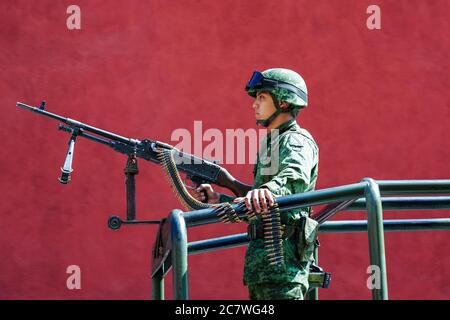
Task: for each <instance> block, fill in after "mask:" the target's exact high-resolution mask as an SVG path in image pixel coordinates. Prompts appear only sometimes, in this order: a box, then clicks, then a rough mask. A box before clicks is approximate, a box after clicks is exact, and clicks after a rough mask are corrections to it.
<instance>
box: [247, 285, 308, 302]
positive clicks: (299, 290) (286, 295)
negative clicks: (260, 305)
mask: <svg viewBox="0 0 450 320" xmlns="http://www.w3.org/2000/svg"><path fill="white" fill-rule="evenodd" d="M307 290H308V288H306V287H305V286H304V285H302V284H300V283H292V282H285V283H259V284H249V285H248V293H249V298H250V299H251V300H303V299H304V297H305V295H306V292H307Z"/></svg>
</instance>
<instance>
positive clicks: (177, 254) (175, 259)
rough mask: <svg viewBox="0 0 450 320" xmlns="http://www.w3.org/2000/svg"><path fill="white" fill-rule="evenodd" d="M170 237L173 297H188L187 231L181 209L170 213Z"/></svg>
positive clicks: (181, 298) (178, 298)
mask: <svg viewBox="0 0 450 320" xmlns="http://www.w3.org/2000/svg"><path fill="white" fill-rule="evenodd" d="M170 238H171V241H172V274H173V279H172V282H173V284H172V285H173V298H174V299H175V300H187V299H189V288H188V250H187V231H186V223H185V221H184V217H183V212H182V211H181V210H178V209H176V210H172V212H171V213H170Z"/></svg>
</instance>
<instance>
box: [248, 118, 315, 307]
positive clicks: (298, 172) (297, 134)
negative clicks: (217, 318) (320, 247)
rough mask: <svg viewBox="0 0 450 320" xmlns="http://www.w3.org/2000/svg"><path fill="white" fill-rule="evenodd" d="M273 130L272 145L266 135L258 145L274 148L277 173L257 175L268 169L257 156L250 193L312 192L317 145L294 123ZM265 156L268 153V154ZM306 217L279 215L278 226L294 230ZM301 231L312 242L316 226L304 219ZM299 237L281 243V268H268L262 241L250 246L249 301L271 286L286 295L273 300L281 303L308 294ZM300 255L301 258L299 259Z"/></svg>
mask: <svg viewBox="0 0 450 320" xmlns="http://www.w3.org/2000/svg"><path fill="white" fill-rule="evenodd" d="M277 129H278V130H279V131H278V137H276V141H272V142H271V141H270V139H271V135H270V134H269V135H268V136H267V141H262V145H263V146H264V144H266V145H267V147H268V149H269V148H271V149H274V146H275V144H278V148H279V149H278V153H279V168H278V171H277V172H276V173H274V174H273V175H265V174H261V172H262V170H261V169H262V168H264V167H267V166H269V165H270V163H267V161H264V163H266V165H262V164H261V161H260V154H261V152H260V154H258V161H257V163H256V164H255V170H254V184H253V189H256V188H268V189H269V190H270V191H271V192H272V193H273V194H274V195H275V196H285V195H291V194H294V193H300V192H307V191H311V190H314V187H315V185H316V180H317V174H318V159H319V151H318V147H317V144H316V143H315V141H314V140H313V138H312V136H311V135H310V134H309V133H308V132H307V131H306V130H305V129H301V128H300V127H299V126H298V125H297V123H296V122H295V120H291V121H288V122H285V123H283V124H282V125H281V126H280V127H278V128H277ZM270 146H272V147H270ZM268 153H270V150H268ZM308 216H309V209H298V210H292V211H288V212H283V213H282V214H281V223H283V224H287V225H291V226H296V225H299V223H300V221H301V217H308ZM252 223H257V224H259V225H260V224H261V221H260V219H258V220H257V221H256V222H252ZM305 229H306V233H307V234H306V237H310V236H312V239H308V240H310V242H314V241H315V234H311V233H312V232H314V233H315V231H316V225H315V224H314V223H313V222H312V221H310V220H309V219H308V220H307V223H306V225H305ZM302 236H305V234H304V232H300V233H297V234H293V235H292V236H291V237H289V238H286V239H285V240H284V255H285V257H284V258H285V264H286V266H285V268H282V267H280V266H270V265H269V262H268V260H267V258H266V252H265V251H264V242H263V240H262V239H256V240H253V241H251V242H250V244H249V246H248V248H247V252H246V256H245V266H244V284H245V285H247V286H248V287H249V293H250V298H258V294H259V292H263V294H262V296H263V297H265V298H267V297H268V296H270V295H268V294H267V293H265V294H264V292H266V291H267V290H269V288H270V287H273V286H274V285H275V287H276V288H280V291H281V292H284V291H286V294H285V295H282V294H281V295H280V294H278V295H275V296H274V297H279V298H282V297H283V296H284V299H289V298H291V299H292V298H298V299H302V298H303V296H304V294H305V293H306V291H307V290H308V275H309V264H310V260H311V255H310V253H311V252H310V251H311V248H308V252H304V253H301V252H300V253H299V250H298V249H299V248H298V246H299V240H300V239H299V237H302ZM312 246H313V244H312ZM300 254H302V255H303V257H300V256H299V255H300ZM293 284H295V285H296V286H297V288H295V286H294V288H293V289H292V290H294V291H295V292H292V290H285V289H286V288H291V287H292V285H293ZM299 286H300V287H301V288H299ZM282 288H283V289H282ZM300 289H301V290H300ZM270 291H271V290H269V292H270ZM279 293H280V292H279Z"/></svg>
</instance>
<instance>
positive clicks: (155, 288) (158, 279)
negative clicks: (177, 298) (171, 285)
mask: <svg viewBox="0 0 450 320" xmlns="http://www.w3.org/2000/svg"><path fill="white" fill-rule="evenodd" d="M152 297H153V300H164V276H163V275H162V273H158V274H157V275H154V276H153V277H152Z"/></svg>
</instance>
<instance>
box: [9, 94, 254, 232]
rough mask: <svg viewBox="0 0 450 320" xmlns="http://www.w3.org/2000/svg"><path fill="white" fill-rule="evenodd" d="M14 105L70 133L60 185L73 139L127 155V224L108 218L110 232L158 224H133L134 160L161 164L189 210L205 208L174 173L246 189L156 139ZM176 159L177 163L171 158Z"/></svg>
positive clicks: (232, 188) (64, 178) (240, 191)
mask: <svg viewBox="0 0 450 320" xmlns="http://www.w3.org/2000/svg"><path fill="white" fill-rule="evenodd" d="M16 106H17V107H19V108H23V109H25V110H29V111H32V112H35V113H38V114H40V115H43V116H46V117H49V118H52V119H56V120H58V121H60V122H62V123H64V124H65V125H64V124H60V125H59V130H62V131H65V132H68V133H69V134H71V137H70V139H69V143H68V149H67V154H66V158H65V161H64V165H63V167H62V168H61V176H60V178H59V179H58V180H59V181H60V182H61V183H62V184H67V183H69V182H70V180H71V173H72V172H73V169H72V159H73V154H74V147H75V141H76V139H77V137H82V138H86V139H89V140H92V141H95V142H98V143H101V144H103V145H106V146H108V147H110V148H112V149H114V150H115V151H117V152H120V153H123V154H125V155H127V156H128V159H127V164H126V167H125V175H126V193H127V194H126V198H127V221H122V220H121V219H120V218H119V217H117V216H113V217H111V218H110V219H109V221H108V225H109V227H110V228H111V229H114V230H117V229H118V228H119V227H120V225H121V224H122V223H155V224H156V223H158V224H159V223H160V221H137V220H135V219H136V188H135V175H136V174H138V173H139V170H138V166H137V158H142V159H144V160H147V161H150V162H154V163H156V164H161V165H163V166H164V167H165V169H166V171H167V173H168V176H169V179H170V180H171V182H172V187H174V188H175V190H176V192H177V196H178V197H179V198H180V200H181V201H182V202H183V203H184V204H185V205H186V206H187V207H188V208H191V209H201V208H204V207H207V204H203V203H201V202H199V201H195V200H194V199H193V198H192V197H190V196H189V195H188V193H187V191H186V188H185V187H186V186H184V185H183V184H182V182H181V179H180V177H179V174H178V171H181V172H184V173H185V174H186V178H187V179H189V180H191V181H192V182H194V183H195V184H196V185H199V184H202V183H211V184H215V185H218V186H221V187H225V188H227V189H228V190H230V191H232V192H233V193H234V194H235V195H236V196H238V197H239V196H244V195H245V194H246V193H247V192H248V191H249V190H250V189H251V186H250V185H246V184H244V183H242V182H240V181H238V180H236V179H235V178H234V177H233V176H232V175H231V174H230V173H229V172H228V171H227V170H226V169H225V168H222V167H221V166H219V165H218V164H216V163H214V162H211V161H208V160H205V159H202V158H198V157H196V156H194V155H191V154H188V153H184V152H182V151H180V150H178V149H176V148H175V147H173V146H171V145H170V144H167V143H163V142H160V141H156V140H150V139H145V140H142V141H141V140H137V139H133V138H127V137H123V136H120V135H117V134H115V133H112V132H108V131H105V130H103V129H99V128H96V127H93V126H90V125H87V124H84V123H82V122H79V121H77V120H74V119H70V118H65V117H62V116H59V115H57V114H54V113H51V112H48V111H46V110H45V101H42V103H41V105H40V106H39V107H33V106H30V105H27V104H24V103H21V102H17V103H16ZM174 157H176V159H177V161H176V162H175V161H174V160H173V159H174Z"/></svg>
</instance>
